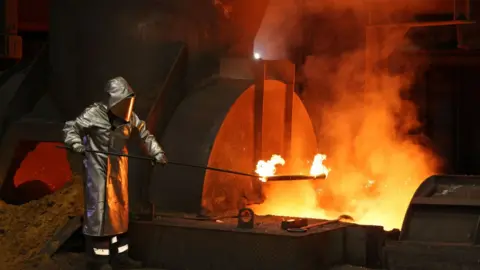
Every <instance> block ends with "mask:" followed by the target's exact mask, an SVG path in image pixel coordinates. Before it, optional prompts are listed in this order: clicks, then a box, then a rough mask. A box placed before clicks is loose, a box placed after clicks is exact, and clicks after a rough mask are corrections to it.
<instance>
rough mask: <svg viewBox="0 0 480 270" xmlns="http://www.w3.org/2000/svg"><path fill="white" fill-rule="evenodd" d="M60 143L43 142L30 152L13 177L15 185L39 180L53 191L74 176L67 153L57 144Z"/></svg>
mask: <svg viewBox="0 0 480 270" xmlns="http://www.w3.org/2000/svg"><path fill="white" fill-rule="evenodd" d="M57 145H61V144H58V143H50V142H41V143H39V144H38V145H37V146H36V147H35V149H34V150H33V151H31V152H29V153H28V154H27V155H26V157H25V159H24V160H23V161H22V163H21V164H20V168H18V169H17V171H16V173H15V176H14V178H13V181H14V182H13V183H14V185H15V187H18V186H21V185H22V184H25V183H28V182H31V181H35V180H37V181H38V180H39V181H42V182H43V183H45V184H47V186H48V187H49V189H50V190H51V191H55V190H58V189H60V188H62V187H63V185H65V183H67V182H68V181H70V180H71V178H72V172H71V169H70V164H69V163H68V159H67V153H66V150H64V149H59V148H57V147H56V146H57Z"/></svg>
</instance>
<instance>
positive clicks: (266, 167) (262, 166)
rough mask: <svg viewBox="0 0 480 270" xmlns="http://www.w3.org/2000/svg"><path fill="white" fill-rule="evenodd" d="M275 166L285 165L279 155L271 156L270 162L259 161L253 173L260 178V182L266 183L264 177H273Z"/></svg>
mask: <svg viewBox="0 0 480 270" xmlns="http://www.w3.org/2000/svg"><path fill="white" fill-rule="evenodd" d="M277 165H285V160H284V159H283V158H282V157H281V156H280V155H273V156H272V158H270V160H267V161H265V160H260V161H259V162H258V163H257V169H256V170H255V172H256V173H257V174H258V175H260V176H261V178H260V180H261V181H262V182H267V179H266V177H268V176H273V175H275V172H276V171H277V168H276V166H277Z"/></svg>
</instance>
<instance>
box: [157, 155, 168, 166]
mask: <svg viewBox="0 0 480 270" xmlns="http://www.w3.org/2000/svg"><path fill="white" fill-rule="evenodd" d="M155 162H156V163H158V164H162V165H165V164H167V163H168V160H167V156H165V153H164V152H160V153H158V154H157V155H156V156H155Z"/></svg>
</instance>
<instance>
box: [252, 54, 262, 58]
mask: <svg viewBox="0 0 480 270" xmlns="http://www.w3.org/2000/svg"><path fill="white" fill-rule="evenodd" d="M261 57H262V56H261V55H260V54H259V53H254V54H253V58H255V59H260V58H261Z"/></svg>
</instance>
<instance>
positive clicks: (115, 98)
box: [105, 77, 135, 122]
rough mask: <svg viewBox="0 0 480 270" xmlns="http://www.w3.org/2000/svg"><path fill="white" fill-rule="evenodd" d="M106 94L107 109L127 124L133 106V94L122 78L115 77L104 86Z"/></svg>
mask: <svg viewBox="0 0 480 270" xmlns="http://www.w3.org/2000/svg"><path fill="white" fill-rule="evenodd" d="M105 92H107V95H108V98H107V102H106V105H107V109H108V111H110V112H112V113H113V114H114V115H115V116H117V117H119V118H121V119H123V120H125V121H127V122H129V121H130V117H131V115H132V110H133V104H134V103H135V93H134V92H133V90H132V88H131V87H130V85H129V84H128V82H127V81H126V80H125V79H124V78H122V77H116V78H113V79H111V80H109V81H108V82H107V84H106V85H105Z"/></svg>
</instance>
